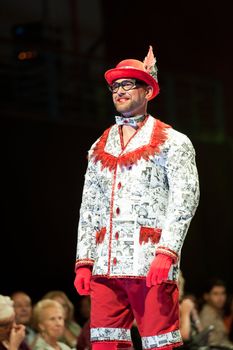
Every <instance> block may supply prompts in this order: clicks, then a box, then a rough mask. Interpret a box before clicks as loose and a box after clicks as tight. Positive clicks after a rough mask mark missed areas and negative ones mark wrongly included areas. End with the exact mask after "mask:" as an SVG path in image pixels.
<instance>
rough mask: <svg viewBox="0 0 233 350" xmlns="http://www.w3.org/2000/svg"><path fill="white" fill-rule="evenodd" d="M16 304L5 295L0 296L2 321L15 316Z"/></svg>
mask: <svg viewBox="0 0 233 350" xmlns="http://www.w3.org/2000/svg"><path fill="white" fill-rule="evenodd" d="M14 314H15V311H14V302H13V300H12V299H11V298H10V297H8V296H5V295H1V294H0V321H1V320H5V319H7V318H10V317H11V316H14Z"/></svg>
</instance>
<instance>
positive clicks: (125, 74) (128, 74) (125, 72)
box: [104, 67, 159, 100]
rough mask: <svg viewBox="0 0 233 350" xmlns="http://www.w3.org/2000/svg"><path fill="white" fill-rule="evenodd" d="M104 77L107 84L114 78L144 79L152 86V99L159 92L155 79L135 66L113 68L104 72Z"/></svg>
mask: <svg viewBox="0 0 233 350" xmlns="http://www.w3.org/2000/svg"><path fill="white" fill-rule="evenodd" d="M104 77H105V79H106V81H107V83H108V84H109V85H111V84H112V82H113V81H114V80H117V79H123V78H133V79H138V80H142V81H144V82H145V83H146V84H148V85H150V86H152V88H153V94H152V96H151V98H150V100H152V99H153V98H155V96H157V95H158V93H159V84H158V83H157V82H156V80H155V79H154V78H153V77H152V76H151V75H150V74H148V73H147V72H144V71H142V70H140V69H136V68H130V67H127V68H113V69H109V70H107V71H106V72H105V74H104Z"/></svg>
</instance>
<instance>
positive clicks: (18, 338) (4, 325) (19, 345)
mask: <svg viewBox="0 0 233 350" xmlns="http://www.w3.org/2000/svg"><path fill="white" fill-rule="evenodd" d="M13 303H14V302H13V300H12V299H11V298H10V297H8V296H4V295H0V350H6V349H8V350H29V349H30V348H29V347H28V345H27V344H26V343H25V342H24V338H25V326H24V325H22V324H16V323H15V311H14V307H13Z"/></svg>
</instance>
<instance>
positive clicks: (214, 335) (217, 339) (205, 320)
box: [200, 279, 233, 349]
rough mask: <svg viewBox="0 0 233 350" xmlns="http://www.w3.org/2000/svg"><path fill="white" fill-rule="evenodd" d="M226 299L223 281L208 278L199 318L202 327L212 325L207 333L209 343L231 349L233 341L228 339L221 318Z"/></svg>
mask: <svg viewBox="0 0 233 350" xmlns="http://www.w3.org/2000/svg"><path fill="white" fill-rule="evenodd" d="M226 299H227V293H226V285H225V283H224V281H222V280H219V279H212V280H209V281H208V283H207V286H206V288H205V293H204V300H205V304H204V306H203V308H202V310H201V312H200V320H201V323H202V325H203V326H204V327H208V326H210V325H212V326H213V330H212V332H211V333H210V334H209V345H211V346H222V347H224V346H225V347H226V348H229V349H233V343H232V342H230V340H229V337H228V334H227V329H226V326H225V324H224V320H223V316H224V307H225V304H226Z"/></svg>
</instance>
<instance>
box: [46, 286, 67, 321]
mask: <svg viewBox="0 0 233 350" xmlns="http://www.w3.org/2000/svg"><path fill="white" fill-rule="evenodd" d="M56 297H59V298H62V299H63V300H64V301H65V304H66V306H67V318H66V320H65V321H66V322H67V321H72V320H73V319H74V305H73V304H72V302H71V301H70V299H69V298H68V296H67V295H66V294H65V293H64V292H63V291H62V290H52V291H50V292H48V293H46V294H45V295H44V296H43V298H42V299H56Z"/></svg>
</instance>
